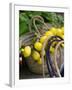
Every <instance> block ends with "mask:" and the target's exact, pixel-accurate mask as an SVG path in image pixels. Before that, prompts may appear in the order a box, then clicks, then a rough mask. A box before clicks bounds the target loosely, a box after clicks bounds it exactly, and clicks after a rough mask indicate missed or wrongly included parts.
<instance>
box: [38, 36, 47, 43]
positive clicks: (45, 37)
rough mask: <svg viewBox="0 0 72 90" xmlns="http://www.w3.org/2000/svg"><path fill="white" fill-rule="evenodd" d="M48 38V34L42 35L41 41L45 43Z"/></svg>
mask: <svg viewBox="0 0 72 90" xmlns="http://www.w3.org/2000/svg"><path fill="white" fill-rule="evenodd" d="M46 39H47V36H42V37H41V38H40V42H41V43H42V44H43V43H44V41H45V40H46Z"/></svg>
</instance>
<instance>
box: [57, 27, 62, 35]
mask: <svg viewBox="0 0 72 90" xmlns="http://www.w3.org/2000/svg"><path fill="white" fill-rule="evenodd" d="M62 33H63V32H62V29H60V28H58V29H57V33H56V35H57V36H60V37H61V36H62Z"/></svg>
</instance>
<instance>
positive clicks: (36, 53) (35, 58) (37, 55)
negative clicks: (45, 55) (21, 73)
mask: <svg viewBox="0 0 72 90" xmlns="http://www.w3.org/2000/svg"><path fill="white" fill-rule="evenodd" d="M32 57H33V59H34V60H35V61H38V60H39V59H40V54H39V52H37V51H35V50H34V51H33V53H32Z"/></svg>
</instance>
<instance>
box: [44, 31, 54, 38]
mask: <svg viewBox="0 0 72 90" xmlns="http://www.w3.org/2000/svg"><path fill="white" fill-rule="evenodd" d="M52 35H53V33H52V32H51V31H47V32H45V36H47V37H48V36H52Z"/></svg>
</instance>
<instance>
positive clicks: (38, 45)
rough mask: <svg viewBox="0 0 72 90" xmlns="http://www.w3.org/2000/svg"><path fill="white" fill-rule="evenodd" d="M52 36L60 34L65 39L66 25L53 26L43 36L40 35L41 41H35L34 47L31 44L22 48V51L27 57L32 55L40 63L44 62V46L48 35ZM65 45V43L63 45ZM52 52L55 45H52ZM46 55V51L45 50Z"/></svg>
mask: <svg viewBox="0 0 72 90" xmlns="http://www.w3.org/2000/svg"><path fill="white" fill-rule="evenodd" d="M50 36H60V37H61V38H63V39H64V27H62V28H54V27H52V28H51V29H50V30H48V31H46V32H45V33H44V35H43V36H42V37H40V39H39V41H37V42H35V43H34V45H33V47H34V48H33V49H32V48H31V46H25V47H24V48H21V52H22V53H23V56H24V57H25V58H27V57H29V56H32V58H33V60H35V61H36V62H37V63H38V64H42V60H41V50H42V47H43V43H44V41H45V40H46V39H47V37H50ZM63 47H64V45H63ZM50 52H51V53H54V47H52V46H51V47H50ZM44 55H45V51H44Z"/></svg>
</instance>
